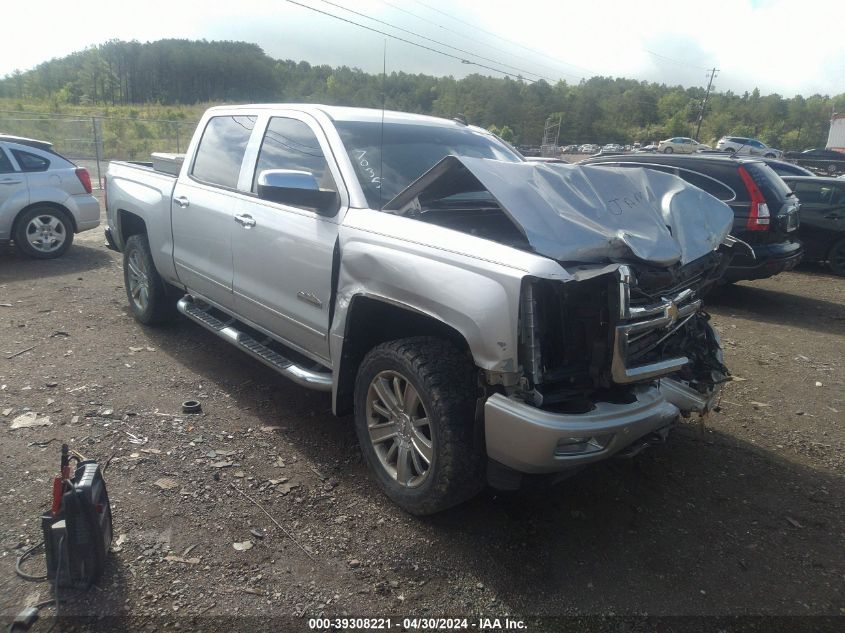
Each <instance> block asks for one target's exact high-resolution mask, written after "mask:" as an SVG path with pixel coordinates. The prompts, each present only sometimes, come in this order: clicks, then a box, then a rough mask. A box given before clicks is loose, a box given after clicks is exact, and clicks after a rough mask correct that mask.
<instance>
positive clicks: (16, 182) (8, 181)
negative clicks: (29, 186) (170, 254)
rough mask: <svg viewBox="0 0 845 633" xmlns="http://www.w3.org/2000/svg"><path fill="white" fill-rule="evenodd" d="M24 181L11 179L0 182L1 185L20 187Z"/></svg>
mask: <svg viewBox="0 0 845 633" xmlns="http://www.w3.org/2000/svg"><path fill="white" fill-rule="evenodd" d="M22 182H23V180H12V179H11V178H4V179H3V180H0V185H19V184H21V183H22Z"/></svg>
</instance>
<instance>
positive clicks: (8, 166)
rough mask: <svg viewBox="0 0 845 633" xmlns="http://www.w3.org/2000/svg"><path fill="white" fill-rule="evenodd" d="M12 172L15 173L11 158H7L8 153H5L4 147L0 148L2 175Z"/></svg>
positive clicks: (0, 171)
mask: <svg viewBox="0 0 845 633" xmlns="http://www.w3.org/2000/svg"><path fill="white" fill-rule="evenodd" d="M10 171H14V169H13V168H12V161H10V160H9V157H8V156H6V152H5V151H3V148H2V147H0V174H4V173H8V172H10Z"/></svg>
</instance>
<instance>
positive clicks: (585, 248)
mask: <svg viewBox="0 0 845 633" xmlns="http://www.w3.org/2000/svg"><path fill="white" fill-rule="evenodd" d="M485 189H486V190H487V191H488V192H489V193H490V194H491V195H492V196H493V197H494V198H495V200H496V202H497V203H498V204H499V206H500V207H501V209H502V211H503V212H504V213H506V214H507V215H508V216H509V217H510V219H511V220H512V221H513V222H514V224H515V225H516V226H517V228H518V229H519V230H520V231H521V232H522V233H523V234H524V235H525V237H526V239H527V241H528V243H529V244H530V246H531V248H532V249H533V250H534V251H535V252H536V253H538V254H540V255H543V256H546V257H550V258H552V259H554V260H557V261H559V262H579V263H608V262H636V261H641V262H648V263H650V264H653V265H656V266H671V265H672V264H675V263H678V262H680V264H681V265H683V264H686V263H688V262H691V261H693V260H695V259H698V258H699V257H701V256H703V255H706V254H707V253H709V252H710V251H712V250H713V249H715V248H717V247H718V246H719V244H720V243H721V242H722V241H723V240H724V239H725V237H726V236H727V235H728V234H729V233H730V230H731V227H732V225H733V219H734V215H733V212H732V211H731V209H730V207H728V206H727V205H726V204H724V203H723V202H721V201H719V200H717V199H716V198H714V197H713V196H711V195H709V194H707V193H705V192H704V191H702V190H701V189H698V188H697V187H693V186H692V185H690V184H688V183H687V182H685V181H684V180H682V179H680V178H678V177H677V176H673V175H670V174H665V173H662V172H659V171H655V170H652V169H642V168H633V167H628V168H619V167H605V166H594V165H585V166H579V165H565V164H557V163H530V162H525V163H509V162H503V161H498V160H490V159H485V158H470V157H466V156H463V157H457V156H447V157H446V158H444V159H443V160H441V161H440V162H439V163H438V164H437V165H435V166H434V167H432V168H431V169H430V170H429V171H428V172H426V173H425V174H424V175H423V176H421V177H420V178H419V179H417V180H416V181H415V182H414V183H412V184H411V185H410V186H409V187H408V188H407V189H405V190H404V191H403V192H401V193H400V194H399V195H397V196H396V197H395V198H394V199H393V200H391V201H390V202H389V203H387V205H385V209H386V210H394V211H396V212H398V213H400V214H401V213H404V212H406V211H407V210H408V209H411V208H420V207H422V208H424V207H425V204H426V201H427V200H435V199H440V198H443V197H446V196H448V195H452V194H454V193H466V192H471V191H482V190H485Z"/></svg>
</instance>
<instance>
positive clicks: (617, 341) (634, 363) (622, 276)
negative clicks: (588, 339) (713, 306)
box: [611, 266, 701, 384]
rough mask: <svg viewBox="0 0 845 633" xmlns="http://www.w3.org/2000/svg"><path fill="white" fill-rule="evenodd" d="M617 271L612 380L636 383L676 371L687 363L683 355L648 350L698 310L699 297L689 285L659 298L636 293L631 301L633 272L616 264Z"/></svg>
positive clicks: (699, 304)
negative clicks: (662, 356) (645, 296)
mask: <svg viewBox="0 0 845 633" xmlns="http://www.w3.org/2000/svg"><path fill="white" fill-rule="evenodd" d="M617 274H618V279H619V282H618V290H619V312H618V323H617V324H616V327H615V332H614V341H613V357H612V362H611V376H612V378H613V381H614V382H616V383H620V384H624V383H631V382H638V381H642V380H650V379H653V378H657V377H659V376H664V375H666V374H671V373H673V372H675V371H678V370H679V369H680V368H681V367H683V366H684V365H686V364H687V363H688V362H689V359H688V358H687V357H686V356H676V357H672V358H660V357H657V358H655V357H654V354H653V353H652V352H654V350H655V349H657V348H658V346H660V345H661V344H662V343H664V342H665V341H666V340H668V339H669V338H670V337H671V336H672V335H673V334H675V333H676V332H677V331H678V330H679V329H680V328H681V327H683V325H684V324H685V323H686V322H687V321H688V320H689V319H691V318H692V317H693V316H694V315H695V314H696V312H698V310H699V308H700V307H701V299H697V298H696V296H695V294H696V293H695V291H694V290H693V289H692V288H689V287H687V288H684V289H678V288H677V287H673V288H670V289H669V292H665V293H661V295H660V297H659V298H648V299H644V298H643V297H642V296H640V297H637V298H636V299H633V300H632V290H633V289H634V285H635V278H634V275H633V272H632V271H631V269H630V267H628V266H620V267H619V270H618V272H617ZM686 282H687V283H689V279H687V280H686Z"/></svg>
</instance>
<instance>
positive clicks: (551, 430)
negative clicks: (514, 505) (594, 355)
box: [484, 385, 679, 473]
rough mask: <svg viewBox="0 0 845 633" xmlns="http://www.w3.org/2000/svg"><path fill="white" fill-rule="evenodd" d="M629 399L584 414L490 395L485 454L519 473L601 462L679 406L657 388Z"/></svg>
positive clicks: (667, 420) (667, 419)
mask: <svg viewBox="0 0 845 633" xmlns="http://www.w3.org/2000/svg"><path fill="white" fill-rule="evenodd" d="M631 393H632V395H633V397H634V402H631V403H626V404H619V403H613V402H596V403H595V408H594V409H593V410H592V411H589V412H587V413H578V414H572V413H552V412H549V411H543V410H541V409H538V408H537V407H534V406H531V405H529V404H525V403H524V402H520V401H517V400H513V399H511V398H508V397H506V396H503V395H501V394H494V395H492V396H490V397H489V398H488V399H487V402H486V403H485V404H484V428H485V438H486V444H487V456H488V457H489V458H490V459H492V460H494V461H496V462H499V463H500V464H503V465H505V466H507V467H509V468H511V469H513V470H516V471H519V472H522V473H555V472H559V471H562V470H567V469H569V468H575V467H578V466H583V465H584V464H589V463H591V462H597V461H601V460H603V459H606V458H608V457H610V456H611V455H613V454H614V453H617V452H618V451H621V450H622V449H624V448H626V447H628V446H630V445H631V444H632V443H634V442H636V441H637V440H638V439H640V438H641V437H643V436H645V435H648V434H649V433H652V432H655V431H658V430H659V429H663V428H664V427H666V426H668V425H670V424H672V423H673V422H674V421H675V419H676V418H677V417H678V414H679V410H678V407H676V406H675V405H674V404H671V403H670V402H668V401H667V399H666V397H664V395H663V394H661V392H660V390H659V389H658V387H656V386H651V385H647V386H640V387H636V388H634V389H633V390H632V391H631Z"/></svg>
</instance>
